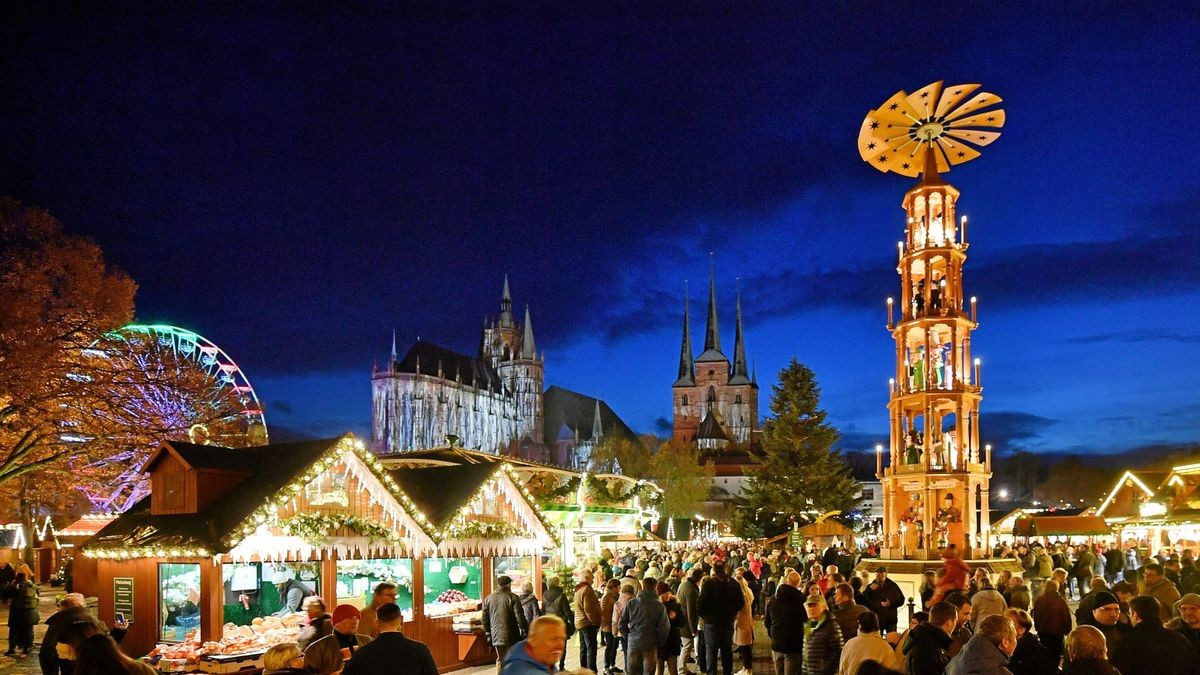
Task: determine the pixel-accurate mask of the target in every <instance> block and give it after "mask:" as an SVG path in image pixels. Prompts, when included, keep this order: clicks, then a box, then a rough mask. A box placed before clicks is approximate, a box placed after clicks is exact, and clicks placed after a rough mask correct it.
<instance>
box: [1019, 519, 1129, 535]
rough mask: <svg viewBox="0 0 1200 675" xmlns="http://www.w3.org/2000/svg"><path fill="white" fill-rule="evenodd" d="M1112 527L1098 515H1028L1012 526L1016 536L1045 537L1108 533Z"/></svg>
mask: <svg viewBox="0 0 1200 675" xmlns="http://www.w3.org/2000/svg"><path fill="white" fill-rule="evenodd" d="M1111 532H1112V529H1111V528H1110V527H1109V526H1108V523H1106V522H1105V521H1104V518H1102V517H1100V516H1028V517H1022V518H1018V519H1017V522H1016V525H1014V526H1013V536H1016V537H1046V536H1052V535H1062V536H1073V535H1091V534H1110V533H1111Z"/></svg>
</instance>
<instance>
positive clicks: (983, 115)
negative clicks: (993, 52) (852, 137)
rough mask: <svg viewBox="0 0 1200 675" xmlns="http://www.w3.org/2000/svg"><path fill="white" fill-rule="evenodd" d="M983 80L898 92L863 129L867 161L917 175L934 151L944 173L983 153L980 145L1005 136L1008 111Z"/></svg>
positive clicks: (860, 148)
mask: <svg viewBox="0 0 1200 675" xmlns="http://www.w3.org/2000/svg"><path fill="white" fill-rule="evenodd" d="M977 89H979V85H978V84H958V85H954V86H951V87H943V86H942V82H934V83H933V84H930V85H926V86H924V87H922V88H921V89H919V90H917V91H916V92H913V93H912V94H909V93H907V92H904V91H898V92H896V93H895V94H893V95H892V97H891V98H889V99H888V100H887V101H884V103H883V105H881V106H879V107H878V108H877V109H875V110H872V111H870V112H868V113H867V117H866V119H864V120H863V123H862V129H861V130H860V131H859V132H858V152H859V154H860V155H861V156H862V158H863V161H865V162H867V163H868V164H870V165H871V166H873V167H875V168H876V169H878V170H880V171H882V172H884V173H887V172H888V171H894V172H896V173H898V174H901V175H904V176H912V177H916V176H918V175H920V174H921V173H922V172H923V171H924V169H925V167H926V161H927V155H929V153H931V152H932V159H933V160H934V161H935V162H936V166H937V170H938V172H944V171H949V170H950V167H951V166H956V165H958V164H962V163H964V162H969V161H971V160H973V159H975V158H976V157H978V156H979V154H980V153H979V150H978V148H981V147H983V146H985V145H989V144H990V143H991V142H992V141H994V140H996V139H997V138H1000V132H999V131H995V130H996V129H999V128H1000V127H1002V126H1004V110H1003V109H1002V108H998V107H996V106H997V105H999V103H1000V101H1001V99H1000V97H999V96H997V95H995V94H992V93H988V92H979V93H977V94H975V95H974V96H972V93H974V92H975V91H976V90H977Z"/></svg>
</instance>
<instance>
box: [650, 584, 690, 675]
mask: <svg viewBox="0 0 1200 675" xmlns="http://www.w3.org/2000/svg"><path fill="white" fill-rule="evenodd" d="M655 590H657V591H658V599H659V600H661V601H662V603H663V607H664V608H665V609H666V610H667V622H668V624H669V626H670V629H669V630H668V631H667V641H666V644H664V645H663V646H661V647H659V648H658V671H657V675H665V674H669V675H679V670H680V668H679V654H680V651H681V648H682V645H683V643H682V638H683V631H685V630H687V617H685V616H684V615H683V608H682V607H680V606H679V601H678V600H676V599H675V594H674V593H673V592H672V591H671V584H670V583H664V582H661V581H660V582H659V583H658V588H657V589H655Z"/></svg>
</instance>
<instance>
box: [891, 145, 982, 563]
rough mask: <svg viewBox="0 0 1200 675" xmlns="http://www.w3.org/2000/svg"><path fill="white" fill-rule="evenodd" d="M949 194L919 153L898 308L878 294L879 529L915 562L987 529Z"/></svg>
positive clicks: (965, 302)
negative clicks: (884, 329)
mask: <svg viewBox="0 0 1200 675" xmlns="http://www.w3.org/2000/svg"><path fill="white" fill-rule="evenodd" d="M958 197H959V192H958V190H957V189H955V188H954V186H952V185H950V184H948V183H946V182H945V181H943V180H942V178H941V177H940V176H939V175H938V168H937V164H936V161H935V153H934V152H933V151H931V152H929V153H927V154H926V163H925V169H924V171H923V172H922V177H921V181H920V183H918V184H917V185H916V186H915V187H913V188H912V189H910V190H909V191H908V193H907V194H905V196H904V202H903V207H904V211H905V215H906V222H907V226H906V228H905V239H904V241H902V242H900V243H899V251H898V254H899V265H898V266H897V268H896V271H897V272H898V273H899V275H900V296H899V302H898V303H897V302H896V301H895V300H894V299H893V298H888V330H889V331H890V332H891V335H892V339H893V340H894V342H895V346H896V363H895V375H894V377H893V378H892V379H891V380H889V391H890V400H889V402H888V413H889V417H890V430H891V432H890V452H889V460H890V461H889V465H888V467H887V468H886V469H884V468H883V466H882V458H880V462H879V477H880V479H881V480H882V481H883V490H884V504H885V514H884V518H885V524H886V526H885V530H886V531H887V532H888V533H889V541H888V542H887V543H888V548H890V549H892V552H893V553H894V554H901V555H904V556H913V557H916V558H919V559H920V558H925V559H932V558H936V557H937V551H938V550H939V549H940V548H942V547H944V546H947V545H950V544H955V545H956V546H957V547H958V548H959V550H961V551H963V553H964V555H966V556H967V557H970V556H971V555H972V552H973V551H976V550H978V549H981V548H984V547H985V546H986V540H987V532H988V530H989V527H990V523H989V516H988V481H989V479H990V477H991V457H990V452H988V453H987V454H988V456H985V457H982V458H981V457H980V452H979V450H980V447H979V404H980V402H981V401H982V400H983V388H982V386H981V385H980V381H979V361H978V360H975V361H974V362H972V360H971V333H972V332H973V331H974V330H975V329H976V328H977V327H978V325H979V324H978V323H976V320H975V319H976V313H975V312H976V307H975V304H976V303H975V298H969V299H968V298H966V297H965V295H964V290H963V266H964V265H965V263H966V259H967V241H966V225H967V219H966V217H965V216H964V217H963V218H962V220H961V227H956V221H957V218H958V216H957V206H958V204H957V202H958ZM897 304H898V306H896V305H897ZM972 365H974V368H972Z"/></svg>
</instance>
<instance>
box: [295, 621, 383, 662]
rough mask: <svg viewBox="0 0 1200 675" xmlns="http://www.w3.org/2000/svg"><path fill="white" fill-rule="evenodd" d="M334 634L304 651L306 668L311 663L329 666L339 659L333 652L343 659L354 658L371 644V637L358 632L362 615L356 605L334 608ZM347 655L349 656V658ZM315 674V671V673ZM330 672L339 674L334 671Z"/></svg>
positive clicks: (314, 642) (317, 641) (315, 641)
mask: <svg viewBox="0 0 1200 675" xmlns="http://www.w3.org/2000/svg"><path fill="white" fill-rule="evenodd" d="M332 618H333V633H332V634H330V635H326V636H325V637H323V638H320V639H319V640H314V641H313V643H312V644H310V645H309V646H308V649H305V650H304V667H305V668H310V666H309V661H310V660H311V661H313V662H314V663H320V664H329V663H332V662H334V661H336V660H337V659H335V658H334V656H333V654H332V652H337V653H338V654H339V655H340V656H341V657H342V658H343V659H346V658H349V659H351V660H352V659H353V658H354V652H356V651H358V648H359V647H362V646H364V645H367V644H370V642H371V636H370V635H362V634H360V633H359V632H358V623H359V620H360V619H361V618H362V613H361V612H359V610H358V608H357V607H355V606H354V605H338V606H337V607H334V608H333V617H332ZM310 654H311V656H310ZM347 655H349V656H348V657H347ZM310 669H311V668H310ZM314 672H315V671H314ZM330 672H337V670H333V671H330Z"/></svg>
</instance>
